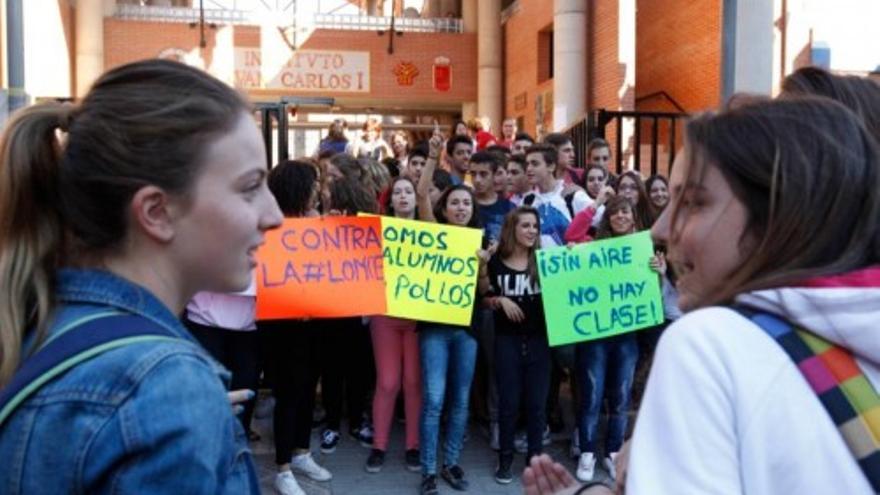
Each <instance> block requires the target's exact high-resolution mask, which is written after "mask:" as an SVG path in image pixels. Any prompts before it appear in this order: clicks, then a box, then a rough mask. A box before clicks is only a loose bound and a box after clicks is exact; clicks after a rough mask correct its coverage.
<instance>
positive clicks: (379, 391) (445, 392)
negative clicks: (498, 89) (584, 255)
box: [0, 60, 880, 495]
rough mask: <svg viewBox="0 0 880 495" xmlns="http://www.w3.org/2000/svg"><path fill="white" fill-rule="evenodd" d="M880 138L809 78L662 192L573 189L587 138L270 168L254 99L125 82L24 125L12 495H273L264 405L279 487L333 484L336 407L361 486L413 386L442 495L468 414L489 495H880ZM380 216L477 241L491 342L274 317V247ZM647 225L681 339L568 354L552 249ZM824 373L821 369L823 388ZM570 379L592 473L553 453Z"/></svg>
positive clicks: (599, 344)
mask: <svg viewBox="0 0 880 495" xmlns="http://www.w3.org/2000/svg"><path fill="white" fill-rule="evenodd" d="M811 95H822V96H823V98H820V97H816V96H811ZM828 98H833V99H836V100H838V101H839V102H841V103H842V104H841V103H835V102H833V101H831V100H830V99H828ZM878 115H880V89H878V87H877V85H876V84H875V83H872V82H869V81H868V82H866V81H865V80H862V79H859V78H846V77H838V76H832V75H830V74H828V73H826V72H823V71H820V70H814V69H809V70H802V71H798V72H797V73H795V74H794V75H793V76H791V77H790V78H789V79H787V80H786V84H785V87H784V92H783V96H782V97H780V98H779V99H778V100H775V101H774V100H766V99H762V98H752V97H749V98H745V97H743V98H738V99H735V100H732V101H731V102H730V103H729V104H728V106H727V108H725V109H723V110H722V111H720V112H719V113H717V114H706V115H702V116H697V117H695V118H694V119H693V120H691V121H690V122H689V123H688V124H687V125H686V132H685V136H686V137H685V146H684V150H683V152H681V153H679V154H677V156H676V164H675V167H674V168H673V170H672V177H671V178H670V180H667V179H666V178H664V177H661V176H657V177H651V178H649V179H648V180H647V181H643V178H642V177H641V176H640V175H639V174H638V173H637V172H634V171H627V172H623V173H621V174H619V175H615V174H613V173H611V171H610V170H609V169H608V165H609V163H610V159H611V153H610V148H609V146H608V145H607V143H604V142H602V141H601V140H596V141H593V142H592V143H590V146H589V148H588V152H587V157H586V158H587V163H584V164H580V163H577V162H576V160H575V156H576V154H575V153H574V147H573V146H572V143H571V141H570V139H568V138H567V137H566V136H564V135H562V134H550V135H548V136H545V137H544V138H543V139H542V140H541V142H538V143H536V142H534V141H533V140H532V139H531V137H529V136H528V135H526V134H521V133H517V132H516V130H515V127H512V126H511V122H510V121H506V122H505V123H504V126H503V128H504V129H505V131H504V136H502V138H500V139H493V138H492V136H491V135H488V136H487V134H488V133H487V132H486V131H485V130H483V129H482V128H480V127H478V126H475V125H472V126H464V127H465V128H466V129H465V130H463V131H461V132H462V133H460V134H459V133H457V132H459V131H458V130H457V127H458V126H456V128H455V130H454V131H453V132H454V134H453V135H451V136H443V135H442V134H441V133H440V132H439V130H438V131H435V133H434V134H433V136H432V137H431V139H430V140H429V141H428V142H426V143H422V144H421V145H416V146H412V147H411V148H410V149H408V142H406V140H405V139H404V138H405V136H402V137H400V138H398V137H397V136H395V137H392V145H391V146H388V145H384V146H383V143H384V141H382V142H380V141H381V136H380V132H379V130H377V127H376V125H375V124H376V123H368V124H369V125H367V126H366V127H365V129H364V130H365V131H366V132H367V133H368V137H367V138H366V141H367V142H366V143H362V144H363V145H362V146H361V145H359V146H358V147H357V148H356V149H353V148H351V147H349V146H348V145H342V144H341V143H342V139H341V137H340V136H342V137H344V133H342V132H341V131H340V126H341V125H342V124H341V123H340V122H335V123H334V124H333V126H335V127H334V130H333V131H332V132H331V133H330V135H329V136H328V138H327V139H326V140H325V141H324V142H322V144H321V150H320V151H319V153H318V154H317V157H316V158H314V159H307V158H303V159H297V160H289V161H285V162H282V163H280V164H277V165H276V166H274V167H273V168H272V169H271V171H268V172H267V169H266V167H265V163H264V160H265V153H264V150H263V147H262V141H261V139H260V136H259V132H258V130H257V128H256V126H255V124H254V120H253V118H252V116H251V115H250V113H249V107H248V105H247V103H246V102H245V101H243V100H242V99H241V97H240V96H239V95H238V94H236V93H235V92H234V91H233V90H232V89H230V88H229V87H227V86H226V85H224V84H223V83H221V82H220V81H217V80H215V79H213V78H211V77H210V76H208V75H206V74H204V73H202V72H200V71H198V70H196V69H192V68H189V67H186V66H184V65H182V64H178V63H174V62H169V61H162V60H152V61H144V62H137V63H134V64H129V65H125V66H121V67H118V68H116V69H113V70H111V71H110V72H108V73H107V74H105V75H104V76H102V77H101V78H100V79H99V80H98V81H97V82H96V83H95V85H94V86H93V88H92V89H91V91H90V92H89V94H88V95H87V96H86V97H85V98H84V99H83V101H82V102H80V103H78V104H77V105H75V106H71V105H60V104H51V103H49V104H40V105H35V106H32V107H29V108H27V109H25V110H23V111H21V112H20V113H18V114H17V115H16V116H15V117H14V118H13V119H12V120H11V121H10V122H9V123H8V125H7V128H6V129H5V131H4V135H3V139H2V143H0V167H2V168H0V278H2V279H3V280H5V281H7V282H6V283H7V284H8V287H7V290H6V291H4V294H3V297H2V298H0V337H2V338H0V357H2V360H0V386H2V389H0V451H2V452H7V453H10V454H11V456H10V462H9V463H8V466H7V469H4V470H3V472H2V473H0V487H2V491H3V492H4V493H7V492H8V493H66V492H89V493H91V492H109V491H123V492H128V491H146V492H164V491H168V490H170V489H172V488H171V487H173V490H175V491H181V492H186V493H209V492H210V493H258V492H259V484H258V481H257V476H256V470H255V467H254V463H253V459H252V457H251V455H250V452H249V450H248V447H247V442H248V439H251V440H253V439H256V438H257V436H258V435H257V434H256V433H254V432H253V431H252V430H251V428H250V422H251V417H252V415H253V406H254V395H255V394H254V393H253V391H254V390H256V389H257V388H260V387H265V388H268V389H270V390H271V394H272V397H273V399H274V409H273V413H272V414H273V426H274V428H273V432H274V433H273V437H274V438H273V440H274V445H275V462H276V464H277V466H278V474H277V476H276V478H275V480H274V488H275V490H276V491H277V492H278V493H280V494H282V495H290V494H294V495H296V494H301V493H304V492H303V491H302V489H301V487H300V486H299V483H298V481H297V478H296V475H299V476H306V477H308V478H310V479H312V480H316V481H327V480H330V479H332V477H333V474H332V473H331V472H330V471H329V470H327V469H326V468H325V467H323V466H321V465H320V464H319V462H318V460H316V458H315V457H314V456H313V455H312V445H311V444H310V439H311V431H312V427H313V420H314V418H313V414H314V411H315V403H316V398H317V391H318V390H319V384H320V398H321V402H322V405H323V409H324V410H325V412H326V415H325V417H324V420H323V430H322V432H321V435H320V438H321V445H320V449H321V451H322V452H324V453H325V454H327V455H331V454H332V452H333V451H334V450H335V448H336V446H337V444H338V442H340V441H341V438H342V434H341V431H342V427H343V426H342V425H343V413H345V415H346V416H347V417H346V418H345V419H346V420H347V423H346V426H347V428H348V433H349V435H350V437H351V438H352V439H354V440H355V441H357V442H359V443H361V444H363V445H365V446H369V448H370V450H369V453H368V454H367V455H366V456H365V463H364V468H365V469H366V471H368V472H370V473H378V472H380V471H381V470H382V467H383V466H384V464H385V463H386V462H387V459H386V452H387V451H388V448H389V447H388V443H389V433H390V429H391V424H392V422H393V417H394V415H395V403H396V402H397V401H398V395H399V394H400V391H401V390H402V391H403V408H402V409H403V413H404V414H403V415H404V420H405V423H406V426H405V430H406V434H405V455H404V458H403V459H402V461H403V462H404V463H405V465H406V467H407V468H408V469H410V470H412V471H417V472H420V473H421V482H420V483H418V490H419V492H420V493H422V494H435V493H438V481H439V480H440V479H442V480H444V481H445V482H446V483H448V484H449V485H450V486H451V487H453V488H455V489H457V490H466V489H467V488H468V484H469V483H468V478H467V475H466V470H465V468H466V466H463V465H462V463H461V462H460V460H461V452H462V448H463V445H464V441H465V437H466V431H467V424H468V418H469V414H470V412H471V411H472V410H473V411H474V412H476V413H477V415H478V416H485V419H486V420H487V422H488V425H487V431H488V434H489V440H490V442H489V443H490V445H491V447H492V448H494V449H496V450H497V451H498V454H497V456H498V463H497V468H496V470H495V473H494V476H495V479H496V481H497V482H499V483H501V484H506V483H510V482H511V481H512V480H513V478H514V472H515V471H516V470H517V469H516V468H515V466H514V457H515V452H516V451H517V450H520V451H522V452H523V453H525V461H526V464H528V465H529V467H528V468H527V469H526V470H525V473H524V478H523V479H524V486H525V490H526V492H527V493H530V494H532V493H534V494H538V493H560V494H561V493H576V492H577V493H594V492H595V493H601V492H602V490H604V489H605V488H604V487H603V486H595V485H596V482H597V481H596V480H595V479H594V478H595V474H596V472H595V470H596V466H597V465H598V464H599V463H601V464H603V465H604V466H605V469H606V470H608V471H609V472H610V473H611V475H612V477H614V478H616V479H617V488H618V490H623V488H624V487H625V488H626V489H627V490H628V491H630V492H632V493H690V492H694V493H702V492H709V491H720V492H723V493H795V492H803V491H808V490H809V491H818V492H820V493H825V492H829V493H830V492H833V491H838V490H839V491H845V492H847V493H869V492H875V491H877V489H878V488H880V472H878V469H877V468H876V463H875V462H876V461H875V458H876V456H877V455H878V454H877V452H878V445H880V443H878V442H877V441H876V440H870V439H876V438H878V435H880V431H878V429H877V427H876V425H875V422H874V421H873V419H872V418H873V415H874V414H875V413H876V410H877V409H876V407H878V406H877V404H880V397H878V396H877V393H876V392H875V389H876V387H875V386H874V385H873V384H876V383H877V381H876V380H877V379H878V376H880V375H878V372H877V366H876V363H877V362H878V361H880V353H878V352H877V346H876V342H877V339H876V338H875V336H874V333H872V332H874V328H873V327H874V326H875V324H876V321H878V317H880V314H878V313H877V311H878V310H877V308H880V299H878V297H880V274H878V264H880V232H878V227H877V225H878V221H880V195H878V194H877V190H878V188H880V151H878V141H880V140H878V138H880V133H878V129H880V125H878ZM386 148H387V149H386ZM383 150H384V151H383ZM475 151H476V152H475ZM356 155H359V156H356ZM382 158H390V160H386V161H384V162H380V161H379V159H382ZM23 212H27V215H25V214H24V213H23ZM361 212H365V213H379V214H383V215H393V216H396V217H400V218H408V219H417V220H421V221H426V222H438V223H445V224H450V225H456V226H463V227H470V228H476V229H481V230H482V232H483V244H482V246H481V249H480V250H479V251H478V253H477V256H478V257H479V259H480V269H479V273H478V281H479V284H478V288H477V294H475V296H479V297H477V298H476V300H477V301H478V302H477V303H476V304H475V305H474V308H473V313H472V317H471V322H470V324H469V325H462V326H455V325H449V324H439V323H433V322H427V321H411V320H403V319H399V318H391V317H385V316H375V315H363V317H353V318H334V319H288V320H273V321H255V318H254V304H255V290H254V280H253V274H252V271H253V269H254V267H255V266H256V257H255V256H256V255H255V253H256V250H257V248H258V247H259V245H260V244H261V242H262V239H263V234H264V233H265V232H266V231H267V230H269V229H272V228H276V227H277V226H278V225H280V223H281V221H282V218H283V217H310V216H318V215H331V214H332V215H353V214H357V213H361ZM644 229H652V234H653V237H654V239H655V242H657V248H658V249H657V252H656V253H655V255H654V256H653V257H652V258H651V259H650V260H645V261H646V262H648V263H649V265H650V267H651V268H652V269H653V270H654V271H656V272H657V275H658V277H659V280H660V283H661V285H662V288H663V299H664V309H665V316H666V319H667V320H669V322H671V321H673V320H674V321H675V323H672V325H671V326H670V327H669V328H668V329H667V330H665V331H664V330H663V329H664V328H665V327H666V326H667V325H661V326H659V327H656V328H653V329H649V330H643V331H640V332H636V333H631V334H625V335H622V336H618V337H613V338H607V339H602V340H598V341H592V342H588V343H580V344H574V345H569V346H559V347H553V348H551V347H549V345H548V340H547V329H546V324H545V318H544V315H543V305H542V303H541V297H542V296H541V287H540V284H539V283H538V279H537V276H536V271H537V270H536V267H535V263H536V261H535V251H536V250H537V249H540V248H546V247H552V246H563V245H573V244H576V243H581V242H592V241H594V240H601V239H606V238H610V237H616V236H623V235H628V234H631V233H634V232H637V231H639V230H644ZM667 252H668V258H669V262H668V263H667V254H666V253H667ZM717 306H728V307H717ZM731 306H732V307H733V309H730V307H731ZM682 310H684V311H687V313H686V314H685V315H684V316H682V312H681V311H682ZM667 323H668V322H667ZM793 328H795V329H796V331H795V330H793ZM661 332H664V333H665V335H666V336H665V337H664V338H663V339H662V341H661V343H660V345H659V350H658V352H657V356H656V359H654V362H653V367H654V372H653V373H652V374H651V377H650V380H649V381H648V387H647V391H646V392H645V395H644V397H641V392H642V391H641V390H639V387H638V386H636V385H635V384H637V383H640V382H639V380H638V379H637V377H639V376H646V375H647V374H648V369H649V367H650V366H652V356H653V354H654V347H655V346H656V345H657V340H658V338H659V335H660V333H661ZM768 337H769V338H768ZM777 341H778V342H779V343H777ZM793 343H794V344H793ZM791 345H795V346H798V345H799V346H800V347H797V349H798V350H797V351H796V352H794V353H792V354H790V355H789V354H787V353H786V351H788V350H789V348H790V346H791ZM783 349H785V351H784V350H783ZM810 352H814V353H815V354H816V355H819V354H822V355H823V356H825V357H823V360H822V362H824V363H826V364H827V365H828V366H830V367H831V370H830V371H829V370H827V369H826V368H820V367H819V366H820V364H819V361H820V360H819V359H818V358H816V359H814V360H813V361H810V362H809V363H807V361H804V362H803V363H807V364H803V363H801V361H802V360H805V359H809V358H810V356H812V354H810ZM831 354H833V356H834V357H833V359H832V358H831V357H828V356H830V355H831ZM850 354H852V356H853V357H848V356H850ZM844 358H847V359H849V360H848V361H843V363H844V364H837V363H838V361H839V360H841V359H844ZM218 362H219V363H220V364H222V366H221V365H220V364H218ZM797 363H801V365H800V366H798V365H797ZM802 371H803V377H802V375H801V372H802ZM230 372H231V374H230ZM566 375H567V376H568V377H569V378H570V383H571V389H572V391H573V399H574V400H573V404H572V406H573V408H574V411H573V412H574V417H575V418H576V424H575V425H574V426H575V428H574V431H573V432H572V442H571V454H572V456H573V457H576V458H577V469H576V472H575V476H574V477H572V476H571V475H570V474H568V473H567V471H565V470H564V468H562V467H561V466H559V465H555V464H553V463H552V460H550V459H549V458H547V456H546V455H543V454H542V451H543V448H544V447H545V446H546V445H547V442H548V441H549V440H550V434H551V433H552V432H554V431H559V430H560V423H561V420H560V416H561V414H560V411H559V388H560V383H561V382H562V381H563V379H564V377H565V376H566ZM805 378H806V379H805ZM850 379H859V382H858V383H857V384H854V383H853V382H852V381H850V382H849V385H847V380H850ZM838 384H839V388H836V387H835V385H838ZM474 386H476V387H480V388H481V390H480V391H479V393H477V394H472V387H474ZM811 387H812V388H811ZM838 390H840V391H842V392H839V393H838V395H834V396H831V395H828V394H830V393H831V392H834V391H838ZM826 392H828V394H826V395H822V394H823V393H826ZM817 394H819V395H817ZM472 395H475V396H477V397H485V404H481V405H480V407H475V406H477V404H473V405H472V404H471V401H470V398H471V397H472ZM817 397H819V398H820V399H821V400H817ZM606 399H607V401H608V415H607V416H608V425H607V427H606V428H605V431H606V434H605V436H604V444H600V443H599V436H598V431H599V429H600V428H599V422H600V420H601V418H602V414H601V408H602V403H603V400H606ZM634 401H635V402H636V403H638V402H639V401H641V409H640V413H639V419H638V424H637V426H636V428H635V433H634V439H633V442H632V446H631V447H630V446H629V445H628V444H625V443H624V440H625V438H626V436H627V434H628V430H629V429H630V428H629V426H630V425H628V418H629V415H628V412H629V410H630V409H631V408H632V403H633V402H634ZM829 404H830V405H829ZM847 407H848V408H849V409H847ZM847 411H848V412H847ZM236 416H237V417H236ZM859 418H866V419H865V420H859ZM838 426H839V427H840V431H838ZM520 429H522V430H523V431H524V434H523V435H522V436H520V434H519V433H518V430H520ZM441 432H442V438H443V443H442V447H441V445H440V443H441V442H440V439H441ZM841 433H842V434H841ZM62 439H63V440H62ZM630 451H631V454H630V453H629V452H630ZM814 454H815V455H814ZM630 459H631V461H630ZM59 465H63V466H68V468H66V469H62V470H58V469H57V466H59ZM576 480H579V481H580V482H584V484H583V485H580V484H579V483H578V481H576ZM414 485H416V483H415V481H414ZM414 488H415V487H414Z"/></svg>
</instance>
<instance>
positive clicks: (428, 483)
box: [419, 474, 440, 495]
mask: <svg viewBox="0 0 880 495" xmlns="http://www.w3.org/2000/svg"><path fill="white" fill-rule="evenodd" d="M439 493H440V490H438V489H437V476H436V475H434V474H428V475H424V476H422V485H421V486H420V487H419V494H420V495H439Z"/></svg>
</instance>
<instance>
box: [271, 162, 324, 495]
mask: <svg viewBox="0 0 880 495" xmlns="http://www.w3.org/2000/svg"><path fill="white" fill-rule="evenodd" d="M317 179H318V174H317V171H316V169H315V167H314V166H313V165H312V164H311V163H309V162H306V161H296V160H291V161H285V162H281V163H279V164H278V165H276V166H275V168H273V169H272V172H270V173H269V189H270V190H271V191H272V194H273V195H274V196H275V199H276V200H277V201H278V205H279V206H280V207H281V211H282V212H283V213H284V216H285V217H317V216H319V215H320V213H319V212H318V210H317V207H318V196H319V192H320V185H319V184H318V180H317ZM258 326H259V331H260V332H261V334H262V337H263V338H264V342H265V350H266V367H267V368H269V373H270V374H271V376H272V387H273V388H272V395H273V396H274V397H275V411H274V416H273V420H272V424H273V430H274V432H275V435H274V440H275V464H276V465H277V466H278V475H277V476H276V478H275V485H274V486H275V490H276V491H277V492H278V493H280V494H282V495H300V494H302V493H304V492H303V491H302V489H301V488H300V487H299V484H298V483H297V481H296V479H295V478H294V476H293V471H295V472H297V473H299V474H302V475H305V476H307V477H309V478H311V479H313V480H315V481H328V480H330V479H331V478H332V475H331V474H330V472H329V471H327V470H326V469H324V468H323V467H321V466H320V465H318V463H317V462H315V460H314V458H313V457H312V454H311V452H310V450H309V443H310V439H311V433H312V409H314V407H315V387H316V386H317V381H318V377H319V375H320V370H321V360H320V350H321V334H322V332H323V329H322V328H321V325H320V324H319V323H318V320H293V319H291V320H270V321H261V322H259V323H258Z"/></svg>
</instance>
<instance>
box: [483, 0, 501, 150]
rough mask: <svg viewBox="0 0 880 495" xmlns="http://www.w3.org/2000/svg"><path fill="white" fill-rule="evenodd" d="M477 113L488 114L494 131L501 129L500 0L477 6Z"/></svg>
mask: <svg viewBox="0 0 880 495" xmlns="http://www.w3.org/2000/svg"><path fill="white" fill-rule="evenodd" d="M477 21H478V23H479V28H478V29H477V65H478V67H479V71H478V72H477V112H478V113H479V114H480V116H481V117H482V116H486V117H489V120H491V121H492V129H487V130H490V131H491V132H493V133H497V132H499V131H500V130H501V119H502V115H503V113H504V109H503V101H502V99H503V94H502V84H503V76H504V74H503V71H502V60H501V43H502V37H501V0H480V2H479V4H478V7H477Z"/></svg>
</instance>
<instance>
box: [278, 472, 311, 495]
mask: <svg viewBox="0 0 880 495" xmlns="http://www.w3.org/2000/svg"><path fill="white" fill-rule="evenodd" d="M274 486H275V493H277V494H278V495H306V492H304V491H303V489H302V488H300V487H299V483H297V482H296V478H294V477H293V473H291V472H290V471H284V472H282V473H278V475H277V476H275V484H274Z"/></svg>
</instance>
